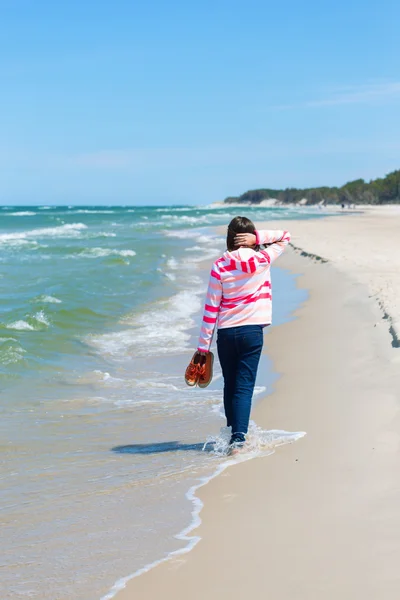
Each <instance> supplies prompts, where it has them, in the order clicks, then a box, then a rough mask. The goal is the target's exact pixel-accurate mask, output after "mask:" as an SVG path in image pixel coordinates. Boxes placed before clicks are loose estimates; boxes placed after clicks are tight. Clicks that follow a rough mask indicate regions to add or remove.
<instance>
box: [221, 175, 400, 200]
mask: <svg viewBox="0 0 400 600" xmlns="http://www.w3.org/2000/svg"><path fill="white" fill-rule="evenodd" d="M269 199H276V200H278V201H279V202H282V203H283V204H289V203H290V204H292V203H293V204H297V203H300V202H302V203H303V204H390V203H400V170H397V171H393V173H389V174H388V175H386V177H383V178H379V179H373V180H371V181H370V182H369V183H367V182H366V181H364V179H356V180H355V181H349V182H348V183H346V184H345V185H343V186H342V187H316V188H307V189H303V190H301V189H297V188H287V189H286V190H272V189H262V190H250V191H249V192H246V193H245V194H242V195H241V196H237V197H229V198H226V200H225V202H226V203H227V204H229V203H240V202H243V203H248V204H260V202H262V201H263V200H269Z"/></svg>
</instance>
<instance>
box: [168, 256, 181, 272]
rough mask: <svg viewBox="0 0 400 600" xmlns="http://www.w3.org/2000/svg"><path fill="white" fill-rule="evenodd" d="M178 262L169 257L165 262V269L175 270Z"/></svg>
mask: <svg viewBox="0 0 400 600" xmlns="http://www.w3.org/2000/svg"><path fill="white" fill-rule="evenodd" d="M178 266H179V265H178V261H177V260H176V258H174V257H173V256H171V258H169V259H168V260H167V267H168V268H169V269H174V270H175V269H177V268H178Z"/></svg>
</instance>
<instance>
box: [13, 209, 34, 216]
mask: <svg viewBox="0 0 400 600" xmlns="http://www.w3.org/2000/svg"><path fill="white" fill-rule="evenodd" d="M6 215H8V216H9V217H34V216H36V213H35V212H32V211H30V210H25V211H21V212H12V213H6Z"/></svg>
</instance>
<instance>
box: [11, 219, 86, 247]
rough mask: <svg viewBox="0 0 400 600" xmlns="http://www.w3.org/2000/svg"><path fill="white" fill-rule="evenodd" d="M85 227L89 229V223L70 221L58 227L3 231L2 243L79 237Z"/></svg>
mask: <svg viewBox="0 0 400 600" xmlns="http://www.w3.org/2000/svg"><path fill="white" fill-rule="evenodd" d="M84 229H87V225H84V224H83V223H68V224H65V225H59V226H57V227H44V228H41V229H30V230H28V231H21V232H14V233H1V234H0V244H1V243H2V244H9V243H11V244H12V243H13V242H15V241H17V242H21V241H22V242H23V241H25V240H29V239H30V238H42V237H78V236H80V235H81V232H82V230H84Z"/></svg>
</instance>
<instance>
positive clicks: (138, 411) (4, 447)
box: [0, 206, 320, 600]
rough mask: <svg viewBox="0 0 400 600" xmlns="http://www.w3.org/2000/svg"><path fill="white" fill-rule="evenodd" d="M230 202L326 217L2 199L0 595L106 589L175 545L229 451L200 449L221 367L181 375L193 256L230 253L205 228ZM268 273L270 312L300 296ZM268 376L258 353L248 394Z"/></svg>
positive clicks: (216, 410)
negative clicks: (202, 386) (210, 375)
mask: <svg viewBox="0 0 400 600" xmlns="http://www.w3.org/2000/svg"><path fill="white" fill-rule="evenodd" d="M237 211H240V213H245V214H246V215H247V216H249V217H250V218H252V219H254V220H263V221H265V220H268V221H276V220H279V219H282V218H283V219H287V218H299V219H304V218H315V217H317V216H320V215H319V213H318V212H317V211H315V210H313V209H307V208H302V209H280V208H279V209H278V208H249V207H246V209H245V210H244V209H243V208H241V209H238V208H235V207H229V208H228V207H222V208H212V207H199V208H196V207H152V208H148V207H79V208H77V207H72V206H71V207H57V208H55V207H2V209H0V251H1V252H0V292H1V293H0V385H1V392H2V394H1V401H0V416H1V419H0V435H1V440H0V448H1V464H0V484H1V500H2V501H1V510H2V517H3V523H4V527H3V538H2V539H3V544H2V545H3V547H5V548H7V550H6V553H5V559H4V564H3V577H2V580H3V581H4V582H5V584H6V592H5V593H2V596H1V597H2V598H26V597H27V596H28V597H30V598H38V599H39V598H40V599H41V600H46V599H52V600H56V599H57V598H60V599H61V598H63V599H66V598H71V599H74V600H79V599H82V600H89V599H91V598H93V599H94V600H95V599H99V598H100V597H102V596H104V595H105V594H106V593H107V591H108V590H109V589H110V588H111V586H112V585H113V583H114V582H115V581H116V580H117V579H118V578H119V577H121V576H124V575H127V574H129V573H132V572H134V571H135V570H137V569H140V568H141V567H143V566H144V565H146V564H148V563H150V562H152V561H153V560H155V559H157V558H160V557H162V556H164V555H166V554H167V553H168V552H170V551H173V550H176V549H177V548H180V547H182V541H179V540H176V539H174V534H176V533H177V532H178V531H180V530H181V529H182V528H183V527H184V526H185V525H187V524H188V522H190V519H191V516H190V513H191V505H190V503H189V502H188V501H187V500H186V499H185V493H186V492H187V490H188V489H189V487H190V486H191V485H194V483H195V481H196V480H197V479H198V477H204V476H207V474H210V473H212V472H213V471H214V470H215V468H216V467H217V466H218V465H219V464H220V463H221V460H224V459H223V458H221V456H219V455H218V453H213V452H205V453H204V452H201V448H202V446H203V443H204V441H205V440H206V439H207V437H208V436H210V435H211V436H212V435H214V436H215V435H218V431H219V429H220V427H221V425H222V424H223V421H222V417H221V386H222V379H221V375H220V372H219V369H218V365H217V367H216V375H215V378H214V381H213V384H212V385H211V386H210V387H209V388H207V390H190V389H188V388H187V387H186V386H185V385H184V383H183V377H182V374H183V371H184V367H185V366H186V364H187V362H188V360H189V358H190V356H191V352H192V349H193V347H194V346H195V343H196V336H197V329H198V324H199V320H200V312H201V308H202V301H203V296H204V292H205V285H206V279H207V273H206V271H204V270H202V268H201V264H200V263H201V261H202V260H206V261H207V263H210V264H211V261H212V260H213V259H214V258H216V257H217V256H218V254H219V253H220V252H221V251H222V250H223V249H224V241H223V239H221V238H218V237H217V236H216V234H215V233H214V232H213V229H212V227H213V226H215V225H222V224H227V222H228V221H229V220H230V219H231V218H232V217H233V216H235V215H236V214H237ZM271 226H273V227H274V226H276V227H277V228H279V223H276V225H274V224H273V223H272V225H271ZM274 279H275V285H276V287H275V296H274V302H275V309H276V315H277V321H278V322H279V321H280V320H284V319H285V318H287V315H288V313H289V311H290V310H291V309H292V308H293V307H295V306H297V305H298V303H299V302H301V301H302V300H303V299H304V294H303V295H302V293H301V292H299V291H298V290H296V288H295V285H294V279H293V277H291V276H289V275H288V274H287V273H284V272H282V271H280V270H279V269H276V270H275V276H274ZM272 380H273V374H272V371H271V367H270V365H269V364H268V361H267V359H265V362H264V366H263V369H262V370H261V372H260V377H259V381H258V384H257V389H256V393H258V394H259V395H261V394H262V393H263V391H264V390H265V387H266V385H268V384H270V383H271V382H272ZM149 443H152V444H153V446H149ZM171 443H172V446H171ZM154 444H155V445H154ZM160 444H161V445H160ZM174 444H175V445H174ZM176 444H178V445H176ZM182 444H183V445H182ZM121 446H125V447H126V448H127V449H126V448H125V450H124V449H121Z"/></svg>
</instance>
